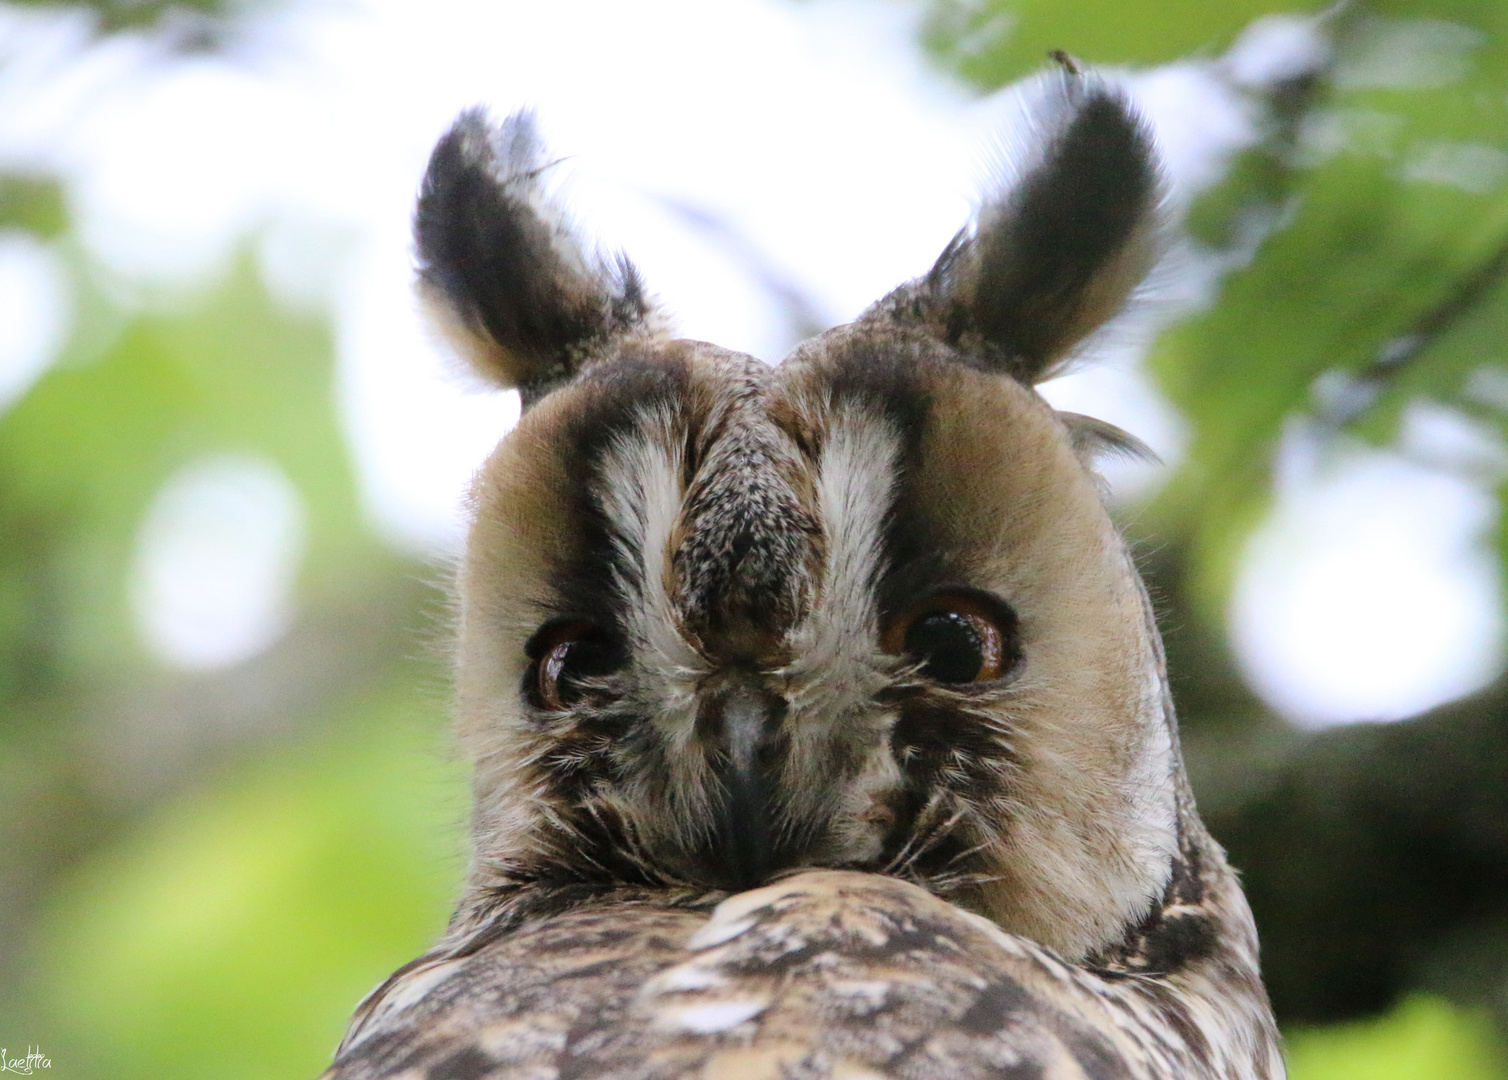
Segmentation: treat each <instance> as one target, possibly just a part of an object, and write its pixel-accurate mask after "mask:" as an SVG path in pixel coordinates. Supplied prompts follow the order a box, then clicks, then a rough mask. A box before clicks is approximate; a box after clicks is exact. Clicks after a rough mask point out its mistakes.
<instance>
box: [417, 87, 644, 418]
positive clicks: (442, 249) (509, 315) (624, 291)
mask: <svg viewBox="0 0 1508 1080" xmlns="http://www.w3.org/2000/svg"><path fill="white" fill-rule="evenodd" d="M551 164H553V163H552V162H549V161H547V160H546V158H545V153H544V147H543V145H542V144H541V143H540V140H539V138H538V136H537V135H536V133H535V130H534V121H533V117H532V116H531V115H530V114H528V113H526V112H521V113H515V114H514V115H512V116H510V117H509V118H508V119H507V120H505V121H503V123H502V124H501V125H493V124H492V123H491V122H490V121H489V120H488V118H487V115H486V113H485V112H484V111H483V110H481V109H472V110H469V111H467V112H464V113H462V114H461V115H460V117H459V118H458V119H457V120H456V122H455V124H454V125H453V126H452V127H451V129H450V130H449V131H448V132H446V134H445V135H444V137H443V138H441V139H440V141H439V143H438V144H437V145H436V146H435V149H434V152H433V153H432V154H431V155H430V159H429V168H428V170H427V171H426V172H425V175H424V183H423V187H422V188H421V190H420V194H419V205H418V209H417V211H416V212H415V214H414V239H415V241H416V245H417V248H418V257H419V291H420V295H421V296H422V298H423V299H424V300H425V302H426V304H427V306H428V307H429V308H430V310H431V314H432V315H433V316H434V318H435V319H436V321H437V322H438V324H439V326H440V328H441V329H442V330H443V331H444V332H445V333H446V334H447V336H448V337H450V338H451V339H452V340H453V341H454V342H455V343H456V344H457V346H458V347H459V349H460V351H461V353H462V355H463V356H464V357H465V358H466V359H467V361H468V362H469V363H470V364H471V366H472V367H473V368H474V369H476V371H477V372H478V373H480V374H481V375H482V376H483V377H485V378H487V379H488V380H489V381H491V382H493V383H495V384H498V385H500V386H505V387H518V388H519V389H520V391H521V392H522V393H523V395H524V401H525V404H529V403H531V402H532V401H534V400H536V399H537V398H538V397H539V396H540V395H541V394H543V393H544V392H546V391H548V390H549V389H550V388H552V387H553V386H555V385H557V384H558V383H560V382H562V381H564V380H566V379H568V378H570V377H571V376H572V375H574V374H576V372H577V371H578V370H580V368H581V367H582V366H583V365H585V364H586V363H588V362H590V361H591V360H592V359H594V358H596V357H597V356H599V355H600V354H602V353H604V352H606V351H610V349H611V346H612V343H613V341H614V339H616V338H619V337H622V336H625V335H630V334H636V333H649V332H650V329H651V328H650V322H651V316H652V309H651V305H650V303H649V300H648V299H647V297H646V296H645V293H644V287H643V284H642V282H641V281H640V279H639V274H638V271H637V270H635V269H634V266H633V264H632V263H630V262H629V261H628V259H627V258H625V257H623V256H621V255H619V256H617V257H614V258H607V259H604V258H601V257H598V256H596V255H594V254H591V253H589V252H588V251H587V250H586V248H585V246H584V245H583V243H582V242H581V240H580V239H579V238H578V237H577V236H576V235H575V234H574V233H573V232H572V231H571V229H570V228H569V227H568V226H567V225H566V223H565V222H564V221H563V220H562V216H561V214H560V212H559V210H558V209H557V208H556V207H555V206H554V205H553V204H551V203H550V201H549V200H548V199H547V198H546V196H545V193H544V191H543V187H542V182H541V176H542V174H543V173H544V172H545V171H546V170H547V169H548V168H549V167H550V165H551Z"/></svg>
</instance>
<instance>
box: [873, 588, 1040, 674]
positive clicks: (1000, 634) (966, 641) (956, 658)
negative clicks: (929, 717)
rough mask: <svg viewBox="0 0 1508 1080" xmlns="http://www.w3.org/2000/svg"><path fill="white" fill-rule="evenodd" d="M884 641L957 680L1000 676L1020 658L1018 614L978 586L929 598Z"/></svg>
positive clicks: (929, 670) (924, 668)
mask: <svg viewBox="0 0 1508 1080" xmlns="http://www.w3.org/2000/svg"><path fill="white" fill-rule="evenodd" d="M881 646H882V647H883V648H884V649H885V651H886V652H888V653H893V654H895V655H897V656H905V657H906V658H907V659H909V660H911V661H912V662H914V663H916V664H918V665H919V666H920V670H921V674H923V675H925V676H926V677H927V678H929V679H931V680H933V681H934V682H939V683H948V684H953V685H957V684H961V683H976V682H989V681H991V680H994V679H999V678H1001V677H1002V676H1004V675H1006V674H1008V673H1009V672H1011V671H1012V670H1014V669H1015V667H1016V665H1017V664H1018V662H1019V661H1020V659H1021V643H1020V640H1019V637H1018V635H1017V632H1016V613H1015V612H1014V611H1012V610H1011V609H1010V607H1009V606H1007V605H1006V604H1003V603H1001V602H1000V601H999V600H997V599H995V598H994V597H993V596H990V595H989V594H987V593H982V592H978V591H976V590H973V589H970V590H967V591H965V590H948V591H946V592H941V593H935V594H933V595H932V596H929V597H927V598H926V599H925V600H923V601H922V602H921V603H919V604H917V605H915V606H914V607H912V608H911V610H910V611H908V612H906V613H905V614H904V615H903V616H901V617H900V618H899V619H896V620H895V621H894V622H892V623H891V624H890V625H889V626H888V627H887V628H886V630H885V633H884V636H883V637H882V639H881Z"/></svg>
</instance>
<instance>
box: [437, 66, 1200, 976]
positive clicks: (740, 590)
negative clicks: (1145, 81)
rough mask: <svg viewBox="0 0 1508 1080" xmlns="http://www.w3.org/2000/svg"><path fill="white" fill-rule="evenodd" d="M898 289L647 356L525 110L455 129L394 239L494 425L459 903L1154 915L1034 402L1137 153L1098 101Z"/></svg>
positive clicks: (1142, 189) (1141, 655) (1139, 796)
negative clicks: (753, 349) (819, 330)
mask: <svg viewBox="0 0 1508 1080" xmlns="http://www.w3.org/2000/svg"><path fill="white" fill-rule="evenodd" d="M1034 108H1035V114H1034V116H1033V117H1032V120H1033V124H1032V130H1033V132H1034V138H1035V140H1036V141H1035V145H1034V147H1033V148H1032V149H1031V151H1030V152H1029V153H1028V154H1027V155H1026V160H1022V161H1018V162H1017V163H1016V165H1015V169H1014V172H1013V176H1012V178H1011V180H1010V181H1009V182H1008V183H1005V184H1003V185H1002V188H1001V190H999V191H997V192H996V193H994V194H993V195H992V196H991V197H990V198H989V199H988V200H986V201H985V202H984V204H983V206H982V208H981V209H980V211H979V213H978V215H977V218H976V220H975V221H974V222H973V223H971V224H970V225H969V226H967V227H966V228H964V229H963V230H962V231H961V232H959V233H958V235H957V236H955V237H954V239H953V240H952V242H951V243H949V244H948V245H947V247H946V248H945V249H944V250H943V252H942V253H941V255H940V257H939V258H938V260H937V262H936V263H935V265H933V267H932V268H931V269H930V270H929V271H928V272H927V273H926V274H924V275H923V276H922V277H920V278H918V279H916V280H914V281H912V282H910V283H908V284H905V285H902V286H901V287H899V288H898V289H896V290H895V291H894V292H892V293H890V294H889V295H888V296H885V297H884V298H882V299H880V300H879V301H878V302H877V303H875V304H874V305H873V306H872V307H870V308H869V309H868V310H867V311H866V312H864V314H863V315H861V316H860V317H859V318H858V319H857V320H856V321H854V322H853V323H850V324H848V325H846V326H840V327H838V328H836V329H833V330H830V331H828V332H826V333H824V334H822V335H821V336H819V337H816V338H813V339H811V340H809V341H806V342H804V343H803V344H801V345H800V346H798V347H797V348H796V349H795V350H794V352H793V353H792V354H791V355H790V356H789V357H787V358H786V359H785V360H784V362H782V363H781V364H779V365H778V366H769V365H766V364H765V363H763V362H761V361H759V360H756V359H754V358H752V357H750V356H747V355H744V354H741V353H736V352H732V351H729V350H727V349H723V348H719V347H718V346H716V345H711V344H708V343H706V342H702V341H691V340H685V339H679V338H676V337H674V336H673V335H672V334H671V333H670V332H669V330H668V329H667V327H666V324H665V320H664V319H662V318H661V317H660V316H659V315H658V314H657V312H656V310H655V308H654V306H653V304H652V302H651V300H650V298H649V296H648V294H647V293H646V290H645V288H644V286H643V284H642V283H641V280H640V278H639V275H638V273H637V272H636V271H635V269H634V267H633V265H632V264H631V263H630V262H629V261H628V260H627V259H626V258H623V257H604V256H602V255H600V254H598V253H596V252H595V251H594V250H592V249H591V248H590V247H589V246H588V245H587V244H585V243H584V242H583V241H582V240H581V239H580V238H579V237H578V236H577V235H576V234H575V232H574V231H573V230H572V228H571V227H570V226H569V224H568V223H567V222H566V221H565V220H564V218H563V217H562V215H561V213H560V212H559V210H558V208H557V207H555V206H554V205H552V204H551V202H550V201H549V199H548V198H547V197H546V195H545V194H544V191H543V186H542V173H543V172H544V171H545V170H546V168H547V167H548V162H549V159H548V158H547V156H546V155H545V153H544V151H543V149H542V147H541V145H540V143H539V141H538V139H537V137H536V135H535V133H534V130H533V126H532V123H531V121H530V118H529V117H528V116H527V115H516V116H513V117H511V118H510V119H508V120H507V121H505V122H503V123H502V124H501V125H493V124H492V123H491V122H489V120H488V119H487V118H486V116H485V115H484V114H482V113H481V112H468V113H466V114H463V115H462V116H461V118H460V119H459V120H458V121H457V122H456V124H455V126H454V127H453V128H452V129H451V130H450V132H449V133H448V134H446V135H445V136H444V138H443V139H442V140H441V141H440V143H439V145H438V146H437V147H436V148H435V151H434V154H433V157H432V158H431V161H430V164H429V170H428V174H427V176H426V178H425V180H424V185H423V190H422V194H421V197H420V202H419V207H418V212H417V219H416V233H417V241H418V253H419V264H420V290H421V294H422V295H423V297H424V299H425V301H426V302H427V305H428V307H429V309H430V310H431V312H432V314H433V316H434V318H435V320H436V321H437V323H438V324H439V325H440V326H441V327H442V328H443V329H444V330H445V332H446V333H447V334H448V335H449V336H450V337H451V338H452V339H453V340H454V342H455V343H456V344H457V347H458V349H459V351H460V352H461V353H462V354H463V355H464V356H465V357H466V358H467V359H468V361H469V362H470V364H471V365H472V366H473V367H474V368H475V369H476V370H477V371H478V372H480V373H482V374H483V375H484V376H485V377H487V378H488V379H490V380H491V381H492V382H493V383H495V384H496V385H498V386H502V387H514V388H517V389H518V390H519V392H520V394H521V395H522V400H523V404H524V412H523V415H522V418H521V419H520V421H519V423H518V425H517V427H516V428H515V429H514V430H513V431H512V432H511V433H509V434H508V435H507V437H506V438H504V439H503V440H502V442H501V444H500V445H499V446H498V447H497V449H496V451H495V452H494V453H493V454H492V455H491V457H490V458H489V459H488V461H487V462H486V464H485V465H484V466H483V467H482V469H481V471H480V473H479V474H478V476H477V478H476V481H475V485H474V487H473V490H472V494H471V509H472V525H471V531H470V535H469V539H468V542H467V546H466V552H465V556H464V560H463V564H462V567H461V570H460V574H459V581H458V592H459V605H458V606H459V621H460V632H459V646H458V653H457V678H458V686H459V712H460V731H461V738H462V740H463V745H464V747H465V750H466V752H467V754H468V755H469V756H470V758H471V759H472V761H473V762H474V766H475V773H474V794H475V811H474V818H473V830H474V862H473V866H472V869H471V876H470V884H469V887H468V894H467V899H466V900H463V909H464V908H465V907H466V905H468V904H471V905H478V906H485V905H486V904H488V903H493V902H496V901H497V898H499V897H508V896H512V895H517V894H518V893H519V892H520V891H527V890H530V889H538V888H542V887H550V886H569V887H571V888H575V889H578V890H587V891H590V890H592V889H599V888H600V889H612V888H621V887H624V886H643V887H646V888H660V887H665V888H676V889H690V890H692V891H698V890H700V891H703V892H707V893H716V892H719V891H735V890H741V889H747V888H751V887H753V886H756V885H759V884H761V883H763V882H766V881H768V880H770V879H772V878H773V877H775V876H778V875H779V874H781V873H782V872H786V871H790V870H793V869H796V868H802V867H841V868H851V869H860V870H869V871H874V872H877V873H885V874H892V875H898V876H902V877H905V878H908V879H911V880H913V881H916V882H919V883H921V884H922V885H924V886H925V887H927V888H928V889H930V890H932V891H933V892H935V893H937V894H939V895H942V896H945V897H947V898H949V899H951V900H953V901H955V902H956V903H959V904H961V905H963V906H964V907H967V908H969V909H972V910H974V911H977V912H979V913H981V914H983V915H985V916H987V917H988V918H990V919H993V920H994V921H995V922H996V923H998V924H999V925H1000V926H1002V927H1004V928H1005V929H1007V930H1009V931H1012V932H1016V933H1020V934H1023V935H1026V936H1028V937H1031V938H1033V939H1035V940H1037V941H1040V942H1042V943H1043V944H1046V945H1048V946H1050V947H1052V948H1054V949H1057V950H1058V951H1060V952H1061V953H1062V954H1064V955H1065V956H1068V957H1070V958H1078V957H1083V956H1086V955H1089V954H1091V953H1092V952H1094V951H1095V950H1096V949H1099V948H1102V947H1104V946H1106V945H1107V944H1108V943H1111V942H1114V941H1116V940H1119V939H1121V938H1122V937H1123V936H1124V934H1125V933H1126V929H1127V927H1128V926H1132V925H1135V924H1136V922H1137V921H1138V920H1139V919H1141V918H1142V917H1143V916H1145V915H1146V914H1147V912H1148V911H1149V909H1150V908H1151V906H1152V905H1153V904H1154V903H1155V902H1157V901H1158V900H1159V898H1160V897H1162V896H1163V894H1164V890H1165V889H1166V888H1167V886H1168V883H1169V881H1170V877H1171V875H1172V874H1173V868H1174V864H1175V862H1176V860H1177V858H1178V850H1179V844H1180V820H1181V813H1182V811H1181V810H1180V806H1181V805H1182V799H1183V798H1184V796H1183V791H1184V787H1183V780H1182V771H1181V769H1182V767H1181V764H1180V761H1179V758H1178V751H1177V740H1176V732H1175V729H1174V727H1173V718H1172V715H1171V711H1170V709H1169V706H1168V703H1167V694H1166V686H1165V676H1164V673H1163V667H1162V658H1161V651H1160V644H1159V641H1158V637H1157V632H1156V629H1155V626H1154V624H1153V621H1152V619H1151V617H1150V615H1149V609H1148V605H1147V602H1146V599H1145V595H1144V591H1143V589H1142V586H1141V583H1140V580H1139V578H1138V576H1137V574H1136V571H1135V569H1134V567H1133V565H1132V562H1131V559H1130V558H1129V556H1128V553H1127V549H1126V547H1125V545H1124V544H1123V542H1122V540H1121V538H1120V537H1119V535H1118V534H1117V532H1116V530H1115V528H1114V527H1113V525H1112V524H1111V521H1110V519H1109V517H1108V516H1107V514H1106V512H1105V509H1104V508H1103V506H1102V501H1101V491H1100V485H1099V484H1098V483H1097V478H1096V476H1095V474H1094V472H1093V460H1092V459H1093V457H1094V455H1095V454H1096V453H1097V452H1098V451H1100V450H1103V449H1106V448H1114V447H1117V446H1119V447H1126V446H1129V445H1132V441H1131V440H1129V437H1127V436H1124V435H1122V434H1121V433H1119V432H1117V431H1116V430H1115V429H1114V428H1111V427H1109V426H1108V425H1105V424H1101V423H1098V422H1096V421H1093V420H1090V419H1088V418H1086V417H1081V416H1077V415H1073V414H1066V413H1061V412H1057V411H1055V410H1054V409H1053V408H1052V407H1051V406H1050V405H1048V404H1047V402H1046V401H1045V400H1044V399H1043V398H1042V397H1041V396H1040V395H1039V394H1038V393H1037V392H1036V390H1035V389H1034V385H1035V384H1037V383H1038V382H1040V381H1041V380H1043V379H1045V378H1047V377H1048V376H1050V375H1052V374H1053V373H1055V372H1056V371H1057V370H1059V368H1060V367H1061V365H1062V364H1063V362H1064V361H1065V359H1066V358H1068V357H1070V356H1071V355H1072V354H1073V353H1074V351H1075V348H1076V347H1077V346H1078V345H1079V343H1080V342H1081V341H1083V340H1084V339H1085V337H1086V336H1087V335H1089V334H1090V333H1091V332H1092V331H1093V330H1095V329H1096V328H1097V327H1099V326H1100V325H1101V324H1102V323H1103V322H1104V321H1105V320H1106V319H1108V318H1109V317H1110V316H1112V315H1113V314H1115V313H1116V312H1117V310H1119V309H1120V307H1121V306H1122V305H1123V303H1124V302H1125V300H1126V298H1127V296H1128V294H1129V293H1130V292H1131V290H1133V289H1134V288H1135V287H1136V286H1137V285H1138V283H1139V282H1140V281H1141V279H1142V278H1143V276H1144V275H1145V273H1146V272H1147V270H1148V268H1149V266H1150V265H1151V263H1152V262H1153V261H1154V259H1155V257H1156V255H1157V243H1158V231H1159V230H1158V207H1159V202H1160V197H1161V186H1160V183H1159V176H1158V166H1157V163H1156V158H1155V154H1154V150H1153V148H1152V145H1151V141H1150V138H1149V135H1148V132H1147V129H1146V126H1145V124H1144V123H1143V122H1142V121H1141V120H1140V119H1139V118H1138V116H1137V115H1136V113H1135V112H1134V111H1133V110H1132V108H1131V107H1130V106H1129V105H1128V103H1127V102H1126V101H1125V99H1124V98H1123V97H1122V96H1121V95H1120V94H1119V93H1118V92H1117V91H1116V90H1114V89H1113V88H1111V87H1109V86H1107V85H1106V84H1104V83H1102V82H1100V81H1098V80H1096V79H1094V78H1091V77H1086V76H1083V75H1079V74H1077V73H1075V72H1071V71H1070V72H1065V73H1062V74H1058V75H1055V76H1053V77H1051V78H1050V79H1049V80H1047V82H1046V83H1045V84H1044V86H1043V88H1042V90H1041V93H1040V94H1039V95H1038V99H1037V102H1036V105H1035V106H1034Z"/></svg>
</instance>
